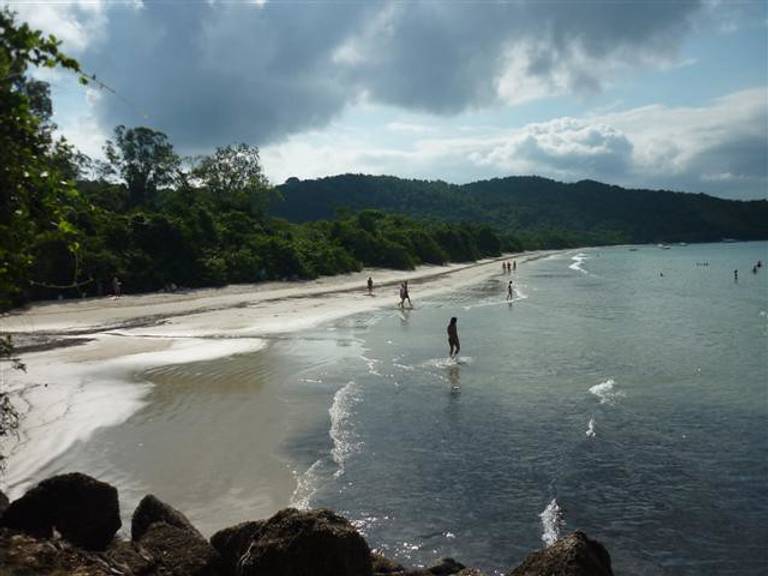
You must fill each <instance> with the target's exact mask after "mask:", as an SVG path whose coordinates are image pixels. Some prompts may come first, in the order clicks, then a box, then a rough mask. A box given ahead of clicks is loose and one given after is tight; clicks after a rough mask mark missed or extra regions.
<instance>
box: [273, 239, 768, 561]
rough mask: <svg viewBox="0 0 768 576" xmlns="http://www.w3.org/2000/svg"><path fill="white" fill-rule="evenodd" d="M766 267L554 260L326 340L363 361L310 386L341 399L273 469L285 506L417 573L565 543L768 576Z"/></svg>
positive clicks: (679, 257)
mask: <svg viewBox="0 0 768 576" xmlns="http://www.w3.org/2000/svg"><path fill="white" fill-rule="evenodd" d="M767 257H768V245H766V243H744V244H709V245H690V246H674V247H672V248H671V249H660V248H658V247H655V246H653V247H652V246H639V247H633V248H632V249H630V248H629V247H616V248H606V249H603V248H600V249H590V250H582V251H580V252H571V253H563V254H559V255H555V256H552V257H549V258H546V259H542V260H538V261H535V262H529V263H526V264H524V265H522V266H518V272H517V273H516V274H512V275H503V274H501V271H500V273H499V275H498V276H496V277H492V278H490V279H487V280H484V281H483V282H481V283H480V284H478V285H476V286H474V287H472V288H471V289H466V290H460V291H457V292H455V293H452V294H448V295H446V296H444V297H440V298H434V299H428V300H425V301H422V300H421V299H420V298H419V293H418V288H417V287H414V288H412V290H411V295H412V298H413V300H414V306H415V309H414V310H412V311H411V310H404V311H401V310H396V309H392V310H389V311H384V312H381V313H378V314H374V315H367V316H366V317H365V318H362V317H358V318H353V319H348V320H346V321H344V322H341V323H337V324H336V325H334V326H330V327H327V328H326V331H330V332H331V333H333V334H336V335H339V336H343V337H345V338H350V339H353V340H354V341H355V347H356V352H359V355H358V356H357V358H354V357H349V356H347V357H345V358H344V359H343V360H342V361H340V362H338V363H337V364H332V365H326V366H324V367H323V369H322V370H321V371H318V372H317V373H316V374H315V375H316V377H317V379H318V380H322V381H323V382H324V383H325V384H326V385H333V386H335V389H336V392H335V394H334V396H333V398H332V399H331V400H330V405H329V406H328V414H327V419H326V420H325V421H322V420H321V421H317V422H316V425H315V426H311V427H307V428H305V429H304V430H300V431H297V432H296V434H294V435H293V437H292V440H291V442H290V445H289V446H288V447H287V448H286V449H287V451H288V452H289V453H291V454H293V457H294V459H295V462H296V468H297V475H298V478H299V486H300V488H299V490H297V492H296V493H295V495H294V504H296V505H300V506H313V507H314V506H328V507H331V508H334V509H337V510H339V511H341V512H342V513H343V514H344V515H346V516H347V517H348V518H350V519H351V520H352V521H353V522H354V523H355V524H356V525H357V526H358V527H359V528H360V529H361V530H362V531H363V532H364V533H365V535H366V536H367V538H368V539H369V542H370V543H371V544H372V546H374V547H375V548H377V549H378V550H380V551H382V552H384V553H385V554H386V555H388V556H390V557H393V558H395V559H397V560H400V561H402V562H404V563H410V564H422V565H423V564H428V563H429V562H432V561H434V560H436V559H438V558H440V557H444V556H452V557H455V558H458V559H459V560H460V561H462V562H463V563H465V564H468V565H472V566H477V567H480V568H483V569H485V570H487V571H489V572H491V573H495V572H498V573H504V572H506V571H508V570H509V569H510V568H511V567H513V566H514V565H516V563H519V562H520V561H522V560H523V558H524V557H525V555H526V554H527V553H528V552H530V551H531V550H533V549H536V548H540V547H542V546H546V545H549V544H551V543H553V542H554V541H556V539H557V538H558V537H559V536H561V535H563V534H566V533H568V532H570V531H572V530H577V529H578V530H583V531H585V532H586V533H587V534H588V535H590V536H591V537H593V538H596V539H598V540H600V541H602V542H603V543H605V545H606V546H607V547H608V549H609V551H610V553H611V556H612V558H613V562H614V568H615V571H616V573H617V574H625V575H628V574H636V575H653V574H675V575H680V574H689V575H692V576H693V575H696V576H701V575H704V574H718V575H723V574H739V575H747V574H755V575H757V574H765V573H766V571H767V570H768V554H767V553H766V545H765V544H766V542H768V519H767V516H768V498H766V493H768V490H767V489H768V396H767V392H766V390H767V387H768V348H767V347H766V343H767V342H768V270H766V269H765V268H762V269H761V270H759V272H758V273H757V274H752V271H751V269H752V266H753V265H754V264H755V263H756V261H757V260H759V259H762V260H763V262H764V263H765V262H766V260H767V259H768V258H767ZM735 269H738V271H739V278H738V282H735V281H734V274H733V272H734V270H735ZM510 279H511V280H512V281H513V283H514V286H515V289H516V297H515V299H514V300H513V301H512V302H508V301H507V300H506V298H505V296H506V287H507V283H508V281H509V280H510ZM451 316H456V317H457V318H458V327H459V335H460V338H461V345H462V349H461V354H460V355H459V358H458V359H457V360H456V361H453V360H449V359H448V358H447V355H448V343H447V335H446V326H447V324H448V320H449V318H450V317H451ZM310 376H311V375H310ZM305 377H307V375H306V374H305ZM310 447H311V449H310Z"/></svg>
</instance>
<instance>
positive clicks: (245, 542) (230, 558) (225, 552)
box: [211, 520, 265, 575]
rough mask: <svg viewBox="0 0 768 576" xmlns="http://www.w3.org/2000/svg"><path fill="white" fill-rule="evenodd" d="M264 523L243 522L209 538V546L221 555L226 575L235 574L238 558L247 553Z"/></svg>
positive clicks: (262, 521) (258, 521)
mask: <svg viewBox="0 0 768 576" xmlns="http://www.w3.org/2000/svg"><path fill="white" fill-rule="evenodd" d="M264 522H265V521H264V520H255V521H252V522H243V523H241V524H237V525H235V526H230V527H229V528H224V529H223V530H219V531H218V532H216V534H214V535H213V536H211V544H212V545H213V547H214V548H215V549H216V551H217V552H218V553H219V554H220V555H221V559H222V560H223V561H224V567H225V569H226V571H227V574H233V575H234V574H235V572H236V571H237V564H238V563H239V562H240V558H242V557H243V554H245V553H246V552H247V551H248V547H249V546H250V545H251V542H253V540H254V539H255V538H256V536H257V535H258V533H259V531H261V528H262V527H263V526H264Z"/></svg>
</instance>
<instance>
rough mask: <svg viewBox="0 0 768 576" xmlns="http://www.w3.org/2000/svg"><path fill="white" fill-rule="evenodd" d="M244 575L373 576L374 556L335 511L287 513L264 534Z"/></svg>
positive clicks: (248, 556)
mask: <svg viewBox="0 0 768 576" xmlns="http://www.w3.org/2000/svg"><path fill="white" fill-rule="evenodd" d="M237 574H238V576H370V575H371V574H372V566H371V551H370V550H369V548H368V544H367V543H366V541H365V540H364V539H363V537H362V536H360V534H359V533H358V532H357V530H355V528H354V527H353V526H352V524H350V523H349V522H348V521H347V520H346V519H345V518H342V517H341V516H339V515H338V514H335V513H334V512H331V511H330V510H313V511H309V512H300V511H298V510H296V509H294V508H287V509H285V510H282V511H280V512H278V513H277V514H275V515H274V516H272V517H271V518H270V519H269V520H267V521H266V522H265V523H264V526H262V528H261V530H259V532H258V534H257V537H256V538H255V539H254V540H253V541H252V542H251V544H250V546H249V547H248V550H247V551H246V553H245V554H244V555H243V557H242V558H241V559H240V562H239V563H238V567H237Z"/></svg>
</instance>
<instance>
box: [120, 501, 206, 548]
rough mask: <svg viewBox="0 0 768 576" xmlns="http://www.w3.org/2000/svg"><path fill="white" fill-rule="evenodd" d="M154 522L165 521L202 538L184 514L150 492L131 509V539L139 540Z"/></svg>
mask: <svg viewBox="0 0 768 576" xmlns="http://www.w3.org/2000/svg"><path fill="white" fill-rule="evenodd" d="M155 522H165V523H166V524H169V525H170V526H176V528H181V529H182V530H188V531H190V532H193V533H194V534H195V535H196V536H198V537H199V538H203V535H202V534H200V532H198V531H197V528H195V527H194V526H192V523H191V522H190V521H189V520H188V519H187V517H186V516H184V514H182V513H181V512H179V511H178V510H176V508H174V507H172V506H169V505H168V504H166V503H165V502H163V501H162V500H160V499H158V498H156V497H155V496H153V495H152V494H147V495H146V496H144V498H142V499H141V502H139V505H138V506H137V507H136V510H134V511H133V517H132V518H131V540H133V541H136V540H140V539H141V537H142V536H143V535H144V533H145V532H146V531H147V529H148V528H149V527H150V526H151V525H152V524H154V523H155ZM203 539H205V538H203Z"/></svg>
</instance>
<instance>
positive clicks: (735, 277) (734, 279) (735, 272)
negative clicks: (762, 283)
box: [733, 270, 739, 282]
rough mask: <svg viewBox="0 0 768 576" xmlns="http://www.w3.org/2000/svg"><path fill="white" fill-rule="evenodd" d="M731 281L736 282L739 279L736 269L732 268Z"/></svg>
mask: <svg viewBox="0 0 768 576" xmlns="http://www.w3.org/2000/svg"><path fill="white" fill-rule="evenodd" d="M733 281H734V282H738V281H739V271H738V270H734V271H733Z"/></svg>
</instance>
